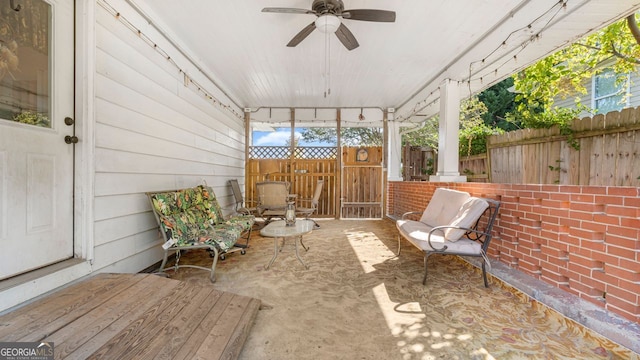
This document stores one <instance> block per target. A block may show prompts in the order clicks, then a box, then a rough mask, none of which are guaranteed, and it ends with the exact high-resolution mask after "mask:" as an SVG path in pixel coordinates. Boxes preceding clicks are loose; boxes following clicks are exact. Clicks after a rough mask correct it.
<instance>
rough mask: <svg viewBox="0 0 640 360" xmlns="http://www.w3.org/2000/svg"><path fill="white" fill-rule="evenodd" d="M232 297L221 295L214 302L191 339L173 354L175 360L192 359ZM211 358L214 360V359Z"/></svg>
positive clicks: (229, 294)
mask: <svg viewBox="0 0 640 360" xmlns="http://www.w3.org/2000/svg"><path fill="white" fill-rule="evenodd" d="M233 297H234V295H233V294H231V293H223V294H222V296H221V297H220V299H218V301H217V302H216V305H215V306H214V307H213V308H211V309H210V311H209V312H208V313H207V315H206V316H205V317H204V318H202V321H200V323H199V324H198V326H197V327H196V328H195V329H194V332H193V333H192V334H191V337H189V338H188V339H187V341H185V342H184V345H183V346H182V347H181V348H180V349H179V351H178V352H177V353H176V354H175V356H174V359H175V360H181V359H184V360H187V359H193V357H194V356H195V354H196V353H197V351H198V348H199V347H200V345H201V344H202V342H203V341H204V340H205V339H206V338H207V335H208V334H209V331H211V330H212V329H213V327H214V326H215V324H216V323H217V322H218V320H219V319H220V317H221V316H222V313H223V312H224V311H225V309H226V307H227V305H228V304H229V303H230V302H231V300H233ZM211 358H212V359H214V357H211Z"/></svg>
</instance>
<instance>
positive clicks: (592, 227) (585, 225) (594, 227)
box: [581, 221, 607, 233]
mask: <svg viewBox="0 0 640 360" xmlns="http://www.w3.org/2000/svg"><path fill="white" fill-rule="evenodd" d="M581 225H582V226H581V227H582V229H584V230H589V231H594V232H599V233H604V232H605V231H607V226H606V225H603V224H599V223H597V222H594V221H583V222H582V224H581Z"/></svg>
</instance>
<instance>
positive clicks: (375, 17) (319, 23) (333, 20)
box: [262, 0, 396, 50]
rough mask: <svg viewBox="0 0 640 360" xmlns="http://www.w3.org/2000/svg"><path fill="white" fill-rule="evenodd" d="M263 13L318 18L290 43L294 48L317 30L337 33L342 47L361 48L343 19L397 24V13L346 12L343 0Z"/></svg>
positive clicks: (315, 0)
mask: <svg viewBox="0 0 640 360" xmlns="http://www.w3.org/2000/svg"><path fill="white" fill-rule="evenodd" d="M262 12H272V13H286V14H310V15H315V16H316V17H317V18H316V20H315V21H314V22H312V23H311V24H309V25H307V26H306V27H305V28H304V29H302V30H301V31H300V32H299V33H298V34H296V36H294V37H293V39H291V41H289V43H288V44H287V46H289V47H294V46H296V45H298V44H299V43H300V42H301V41H302V40H304V39H305V38H306V37H307V36H309V34H311V33H312V32H313V30H315V29H316V28H317V29H318V30H320V31H321V32H323V33H335V34H336V36H337V37H338V39H339V40H340V42H341V43H342V45H344V46H345V47H346V48H347V49H349V50H353V49H355V48H357V47H358V46H360V44H358V40H356V38H355V36H353V33H351V31H350V30H349V29H348V28H347V27H346V26H345V25H344V24H343V23H342V20H343V19H347V20H360V21H374V22H395V21H396V13H395V11H388V10H376V9H353V10H345V9H344V3H343V2H342V0H313V3H312V4H311V10H305V9H296V8H281V7H267V8H264V9H262Z"/></svg>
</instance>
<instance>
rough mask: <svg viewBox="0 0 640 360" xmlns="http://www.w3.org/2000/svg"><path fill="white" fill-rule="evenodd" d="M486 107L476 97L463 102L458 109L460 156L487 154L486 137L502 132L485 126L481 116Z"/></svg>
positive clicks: (485, 111)
mask: <svg viewBox="0 0 640 360" xmlns="http://www.w3.org/2000/svg"><path fill="white" fill-rule="evenodd" d="M486 113H487V106H486V105H485V104H484V103H483V102H481V101H480V100H479V99H478V98H477V97H474V98H471V99H469V100H465V101H463V102H462V106H461V108H460V131H459V133H458V136H459V137H460V146H459V151H460V156H469V155H476V154H482V153H485V152H487V136H489V135H494V134H500V133H503V132H504V131H503V130H502V129H498V128H492V127H490V126H488V125H486V124H485V122H484V118H483V116H484V115H485V114H486Z"/></svg>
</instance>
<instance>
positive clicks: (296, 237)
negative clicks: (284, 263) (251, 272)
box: [260, 219, 314, 269]
mask: <svg viewBox="0 0 640 360" xmlns="http://www.w3.org/2000/svg"><path fill="white" fill-rule="evenodd" d="M313 226H314V222H313V221H312V220H304V219H298V220H297V221H296V223H295V224H294V225H293V226H286V224H285V221H284V220H277V221H273V222H271V223H269V224H267V226H265V227H264V228H263V229H262V230H260V235H262V236H265V237H272V238H273V244H274V253H273V257H272V258H271V260H270V261H269V264H267V266H265V269H269V267H270V266H271V264H273V262H274V261H275V260H276V258H277V257H278V252H279V250H280V249H278V239H279V238H282V246H283V247H284V243H285V241H286V239H288V238H293V242H294V244H295V247H296V257H297V258H298V261H300V263H301V264H302V265H303V266H304V268H305V269H308V268H309V266H307V264H305V263H304V261H302V259H301V258H300V254H299V253H298V242H299V243H300V245H302V247H303V248H304V249H305V250H308V249H307V247H305V246H304V243H302V236H303V235H305V234H308V233H310V232H311V231H312V230H313Z"/></svg>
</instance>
